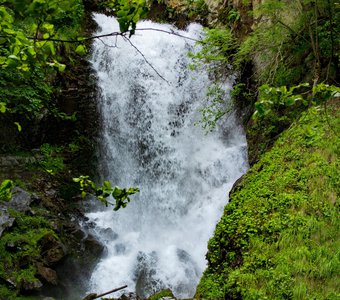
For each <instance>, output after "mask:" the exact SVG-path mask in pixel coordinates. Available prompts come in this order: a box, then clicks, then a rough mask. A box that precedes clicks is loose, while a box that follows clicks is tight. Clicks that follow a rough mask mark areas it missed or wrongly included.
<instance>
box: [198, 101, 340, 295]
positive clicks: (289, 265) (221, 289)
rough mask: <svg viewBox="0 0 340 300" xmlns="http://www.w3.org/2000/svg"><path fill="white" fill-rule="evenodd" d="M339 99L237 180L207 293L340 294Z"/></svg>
mask: <svg viewBox="0 0 340 300" xmlns="http://www.w3.org/2000/svg"><path fill="white" fill-rule="evenodd" d="M338 105H339V103H338V101H331V103H329V104H328V105H327V107H326V108H324V107H320V106H317V107H313V108H310V109H309V110H308V111H307V112H305V113H303V114H302V116H301V118H300V119H299V121H298V122H296V124H294V125H293V126H291V127H290V128H289V129H288V130H286V131H285V132H284V133H283V134H282V136H280V138H279V139H278V140H277V141H276V143H275V144H274V146H273V148H272V149H271V150H270V151H268V152H267V153H266V154H264V155H263V156H262V157H261V159H260V160H259V162H258V163H256V164H255V165H254V166H253V167H252V168H251V170H250V171H249V172H248V173H247V174H246V175H245V176H244V178H243V179H242V182H241V184H239V185H238V186H237V187H236V190H235V191H234V192H233V193H232V194H231V198H230V203H229V204H228V205H227V206H226V207H225V212H224V216H223V217H222V220H221V221H220V222H219V223H218V225H217V227H216V230H215V234H214V237H213V238H212V239H211V240H210V241H209V246H208V248H209V252H208V255H207V258H208V262H209V265H208V269H207V270H206V271H205V273H204V276H203V278H202V280H201V282H200V284H199V286H198V289H197V296H198V297H199V298H202V299H241V298H242V299H337V297H339V293H340V290H339V285H338V282H339V267H340V252H339V249H340V244H339V241H340V235H339V226H340V221H339V203H338V202H337V198H338V195H339V184H338V178H339V175H340V174H339V149H340V147H339V146H340V145H339V136H338V133H339V131H340V122H339V111H338V109H337V108H338Z"/></svg>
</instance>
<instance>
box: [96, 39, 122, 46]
mask: <svg viewBox="0 0 340 300" xmlns="http://www.w3.org/2000/svg"><path fill="white" fill-rule="evenodd" d="M116 38H117V37H116ZM98 40H100V41H101V42H102V44H103V45H104V46H105V47H109V48H118V47H117V41H116V43H115V45H109V44H106V43H105V42H104V41H103V40H102V39H101V38H98Z"/></svg>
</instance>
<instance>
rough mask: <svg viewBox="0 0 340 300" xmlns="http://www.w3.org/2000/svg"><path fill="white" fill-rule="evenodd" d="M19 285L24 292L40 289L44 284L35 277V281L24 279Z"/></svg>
mask: <svg viewBox="0 0 340 300" xmlns="http://www.w3.org/2000/svg"><path fill="white" fill-rule="evenodd" d="M19 286H20V291H21V292H22V293H31V292H37V291H39V290H40V289H41V288H42V286H43V284H42V283H41V282H40V280H38V279H35V280H34V281H30V280H27V279H23V280H22V281H21V282H20V284H19Z"/></svg>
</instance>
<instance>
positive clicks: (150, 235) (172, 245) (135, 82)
mask: <svg viewBox="0 0 340 300" xmlns="http://www.w3.org/2000/svg"><path fill="white" fill-rule="evenodd" d="M95 20H96V22H97V23H98V25H99V27H100V29H99V30H98V32H97V33H96V34H105V33H110V32H113V31H118V30H119V29H118V28H119V27H118V23H117V22H116V20H115V19H114V18H110V17H106V16H104V15H99V14H96V15H95ZM151 27H152V28H156V29H162V30H167V31H170V30H173V31H174V32H179V33H181V34H182V35H186V36H189V37H191V38H199V36H200V35H201V30H202V28H201V26H200V25H197V24H192V25H190V26H189V28H188V29H187V31H185V32H181V31H178V30H177V29H175V28H174V27H172V26H170V25H164V24H163V25H160V24H155V23H152V22H150V21H144V22H140V23H139V24H138V25H137V28H151ZM131 41H132V43H133V44H134V45H136V47H137V48H138V49H139V50H140V52H142V53H143V54H144V55H145V58H146V59H147V61H149V62H150V63H151V64H152V66H153V67H154V68H155V69H156V70H157V71H158V72H159V73H160V74H162V76H163V77H164V78H165V79H166V80H167V81H168V82H166V81H165V80H163V79H162V78H161V77H160V76H158V75H157V74H156V73H155V71H154V70H153V69H152V68H151V67H150V65H149V64H148V63H147V62H146V61H145V59H144V58H143V57H142V55H141V54H140V53H138V52H137V50H136V49H135V48H133V47H132V46H131V45H130V44H129V43H128V42H127V41H126V40H124V39H122V38H121V37H117V39H116V38H114V37H111V38H105V39H104V38H103V39H102V40H96V41H95V42H94V45H93V49H94V51H93V55H92V64H93V67H94V69H95V71H96V72H97V75H98V81H99V82H98V84H99V87H100V88H101V95H100V97H99V99H98V101H99V106H100V111H101V113H102V118H103V132H102V140H101V145H100V148H101V154H102V161H101V170H100V172H101V173H102V175H103V177H104V178H105V179H109V180H110V181H111V182H113V183H114V184H116V185H120V186H139V187H140V193H139V194H138V195H135V196H132V198H133V201H132V202H131V203H130V204H128V206H127V207H126V208H125V209H122V210H120V211H118V212H113V211H112V208H110V209H107V210H104V211H103V210H101V211H96V212H92V213H89V214H88V217H89V218H90V219H91V220H93V221H94V222H95V223H96V224H97V227H96V228H97V232H98V233H99V234H98V236H99V238H100V239H101V240H102V241H103V243H105V245H106V246H107V249H108V253H107V255H106V256H105V257H104V258H103V259H102V260H101V261H100V262H99V264H98V265H97V267H96V268H95V270H94V272H93V274H92V278H91V282H90V287H89V291H95V292H97V293H100V292H104V291H107V290H110V289H112V288H114V287H118V286H121V285H125V284H127V285H128V286H129V287H128V290H129V291H134V290H135V291H137V293H138V294H139V295H141V296H144V297H145V296H148V295H149V294H150V293H152V292H155V291H157V290H160V289H162V288H168V287H169V288H171V289H172V290H173V292H174V293H175V295H176V296H177V297H179V298H181V297H190V296H192V295H193V293H194V291H195V287H196V285H197V283H198V281H199V278H200V276H201V274H202V272H203V270H204V268H205V265H206V261H205V253H206V251H207V242H208V239H209V237H210V236H211V235H212V233H213V230H214V226H215V224H216V223H217V221H218V219H219V217H220V216H221V214H222V211H223V206H224V205H225V204H226V202H227V195H228V191H229V190H230V188H231V187H232V184H233V183H234V181H235V180H236V179H237V178H239V177H240V176H241V175H242V174H243V173H244V172H245V171H246V169H247V162H246V141H245V136H244V134H243V131H242V128H241V127H240V126H237V125H236V122H235V119H234V117H233V116H232V117H230V118H229V119H228V120H227V121H225V122H224V124H221V126H220V127H219V128H218V129H217V130H215V132H213V133H210V134H208V135H205V134H204V132H203V130H202V129H201V128H199V127H197V126H194V123H195V122H197V120H199V118H200V114H199V112H198V110H199V108H201V107H203V106H204V101H205V95H206V92H207V88H208V86H209V85H210V84H211V82H210V80H209V78H208V74H207V73H206V72H204V71H200V72H197V71H196V72H194V71H190V70H189V69H188V67H187V66H188V64H189V63H190V61H189V59H188V57H187V54H188V51H190V50H193V48H194V42H192V41H190V40H187V39H183V38H181V37H178V36H175V35H169V34H166V33H163V32H157V31H137V32H136V35H134V36H133V37H132V38H131ZM226 87H227V88H229V89H230V83H229V84H226ZM107 228H111V229H112V230H113V232H114V233H113V232H111V234H110V236H109V237H108V235H107V234H105V233H107V232H108V231H109V230H108V229H107ZM100 233H101V234H100Z"/></svg>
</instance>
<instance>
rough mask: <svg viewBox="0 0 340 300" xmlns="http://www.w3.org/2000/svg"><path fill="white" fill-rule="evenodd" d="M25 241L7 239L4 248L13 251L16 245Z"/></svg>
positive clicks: (15, 249) (18, 245)
mask: <svg viewBox="0 0 340 300" xmlns="http://www.w3.org/2000/svg"><path fill="white" fill-rule="evenodd" d="M26 243H27V242H26V241H24V240H16V241H9V242H7V243H6V250H7V251H9V252H15V251H17V249H18V247H20V246H21V245H23V244H26Z"/></svg>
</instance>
